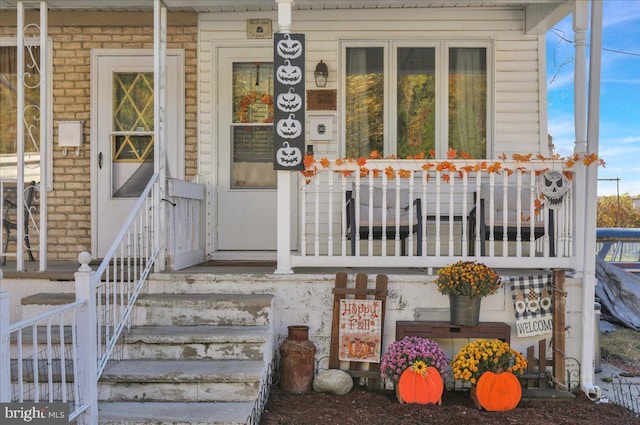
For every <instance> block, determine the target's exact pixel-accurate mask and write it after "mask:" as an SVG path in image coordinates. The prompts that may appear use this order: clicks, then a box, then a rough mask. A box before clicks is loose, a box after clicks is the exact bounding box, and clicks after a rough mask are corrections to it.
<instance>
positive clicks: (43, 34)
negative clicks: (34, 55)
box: [38, 1, 52, 272]
mask: <svg viewBox="0 0 640 425" xmlns="http://www.w3.org/2000/svg"><path fill="white" fill-rule="evenodd" d="M48 13H49V11H48V10H47V2H46V1H41V2H40V211H39V212H40V234H39V238H40V239H39V246H40V249H39V250H38V256H39V257H40V264H39V266H40V271H41V272H43V271H45V270H46V269H47V243H48V239H47V187H48V186H49V179H48V177H49V167H48V164H49V158H48V155H49V143H51V138H50V137H49V133H48V130H49V113H50V112H51V111H49V98H48V95H47V93H48V91H49V72H51V71H50V69H52V68H50V67H49V61H48V57H49V40H48V37H47V35H48V33H49V23H48Z"/></svg>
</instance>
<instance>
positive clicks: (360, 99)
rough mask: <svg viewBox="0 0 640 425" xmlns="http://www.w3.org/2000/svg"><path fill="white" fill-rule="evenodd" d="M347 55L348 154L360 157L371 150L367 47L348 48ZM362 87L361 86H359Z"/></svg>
mask: <svg viewBox="0 0 640 425" xmlns="http://www.w3.org/2000/svg"><path fill="white" fill-rule="evenodd" d="M348 51H349V53H348V55H347V93H348V100H347V103H348V104H349V107H347V111H348V112H347V116H348V117H349V118H348V123H349V124H348V126H347V127H348V128H347V156H348V157H352V158H358V157H360V156H362V155H363V154H366V153H368V152H369V114H368V110H367V90H364V87H363V84H364V76H365V75H366V73H367V52H366V50H365V49H358V48H352V49H348ZM359 87H360V88H359Z"/></svg>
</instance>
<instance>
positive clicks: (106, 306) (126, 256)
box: [91, 174, 161, 379]
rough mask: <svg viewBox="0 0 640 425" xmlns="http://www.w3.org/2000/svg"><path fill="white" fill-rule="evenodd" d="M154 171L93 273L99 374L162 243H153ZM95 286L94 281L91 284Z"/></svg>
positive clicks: (128, 321)
mask: <svg viewBox="0 0 640 425" xmlns="http://www.w3.org/2000/svg"><path fill="white" fill-rule="evenodd" d="M157 184H158V175H157V174H154V175H153V176H152V177H151V179H150V180H149V183H148V184H147V186H146V188H145V189H144V191H143V192H142V194H141V195H140V198H139V199H138V201H137V202H136V204H135V206H134V208H133V210H132V211H131V213H130V214H129V217H128V218H127V220H126V222H125V223H124V225H123V226H122V229H121V230H120V232H119V233H118V235H117V236H116V239H115V240H114V242H113V244H112V245H111V248H109V250H108V251H107V254H106V255H105V257H104V259H103V260H102V262H101V263H100V266H98V268H97V269H96V271H95V273H92V277H91V280H92V283H95V288H96V293H95V297H94V298H93V299H94V301H95V304H96V310H97V318H96V320H97V322H96V323H95V327H96V332H97V334H96V336H97V350H98V351H97V352H98V358H99V361H98V365H97V367H98V369H97V377H96V379H97V378H99V377H100V375H102V372H103V371H104V369H105V367H106V366H107V362H108V361H109V360H110V359H111V358H112V354H113V352H114V347H115V346H116V344H117V342H118V340H119V338H120V336H121V334H122V332H123V330H124V329H125V328H127V327H129V326H130V318H131V311H132V310H133V307H134V304H135V302H136V299H137V297H138V295H139V294H140V292H141V290H142V287H143V286H144V284H145V282H146V279H147V276H148V275H149V273H150V272H151V270H152V268H153V263H154V261H155V259H156V257H157V256H158V253H159V252H160V249H161V247H160V246H156V245H155V243H154V240H155V239H154V231H156V229H157V225H158V223H155V222H154V217H155V215H154V209H155V208H157V203H156V199H155V196H156V195H155V193H156V191H155V190H153V189H154V185H157ZM92 286H93V285H92Z"/></svg>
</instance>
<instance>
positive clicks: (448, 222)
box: [291, 159, 573, 268]
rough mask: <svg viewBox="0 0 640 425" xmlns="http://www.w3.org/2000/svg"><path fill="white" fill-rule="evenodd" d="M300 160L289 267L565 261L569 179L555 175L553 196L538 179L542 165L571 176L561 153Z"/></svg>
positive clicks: (555, 263) (569, 254)
mask: <svg viewBox="0 0 640 425" xmlns="http://www.w3.org/2000/svg"><path fill="white" fill-rule="evenodd" d="M308 169H310V170H312V171H311V172H306V173H305V175H304V176H302V177H301V183H300V184H299V187H300V188H301V193H300V199H299V211H300V232H299V234H300V241H299V247H300V248H299V252H298V253H296V254H293V255H292V257H291V264H292V266H294V267H296V266H327V267H332V266H363V267H375V266H382V267H440V266H443V265H446V264H448V263H450V262H453V261H457V260H461V259H463V260H479V261H482V262H484V263H485V264H487V265H489V266H492V267H514V268H523V267H524V268H528V267H569V266H570V265H571V263H572V242H573V227H572V224H573V220H572V217H573V210H572V195H573V190H572V186H573V184H572V182H571V180H570V179H569V180H564V179H563V180H564V186H565V187H567V186H568V187H569V189H568V192H567V193H566V194H565V195H564V196H562V197H561V198H559V199H558V200H557V203H555V201H554V204H552V203H551V201H550V199H547V198H545V197H544V196H543V195H542V194H541V191H540V188H539V184H541V183H540V182H539V179H541V178H542V177H541V176H542V174H544V173H545V172H547V171H549V172H559V173H562V174H556V175H555V176H562V175H563V174H564V175H565V176H569V178H572V176H573V171H572V170H571V168H569V167H568V165H567V162H566V161H561V160H530V161H522V162H519V161H516V160H513V161H499V162H493V163H492V162H490V161H476V160H459V159H457V160H440V161H437V160H368V161H367V162H366V163H364V164H362V163H361V164H358V163H357V162H355V161H351V162H343V161H337V162H336V161H327V160H323V161H322V162H316V163H314V164H312V165H311V167H309V168H308ZM407 197H408V198H409V201H407ZM403 245H404V246H403ZM403 253H404V254H405V255H403Z"/></svg>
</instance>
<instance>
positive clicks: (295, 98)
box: [273, 33, 305, 171]
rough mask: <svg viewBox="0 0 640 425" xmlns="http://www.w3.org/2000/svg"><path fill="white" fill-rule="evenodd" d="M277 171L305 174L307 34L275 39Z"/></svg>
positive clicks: (274, 92)
mask: <svg viewBox="0 0 640 425" xmlns="http://www.w3.org/2000/svg"><path fill="white" fill-rule="evenodd" d="M273 41H274V52H273V69H274V71H273V72H274V74H275V75H274V77H275V78H274V85H273V94H274V96H273V97H274V99H275V102H274V109H273V122H274V125H273V135H274V138H273V169H274V170H291V171H299V170H304V162H303V159H304V158H303V152H304V137H305V132H304V112H305V111H304V97H305V86H304V58H305V56H304V34H288V33H276V34H275V36H274V39H273Z"/></svg>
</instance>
